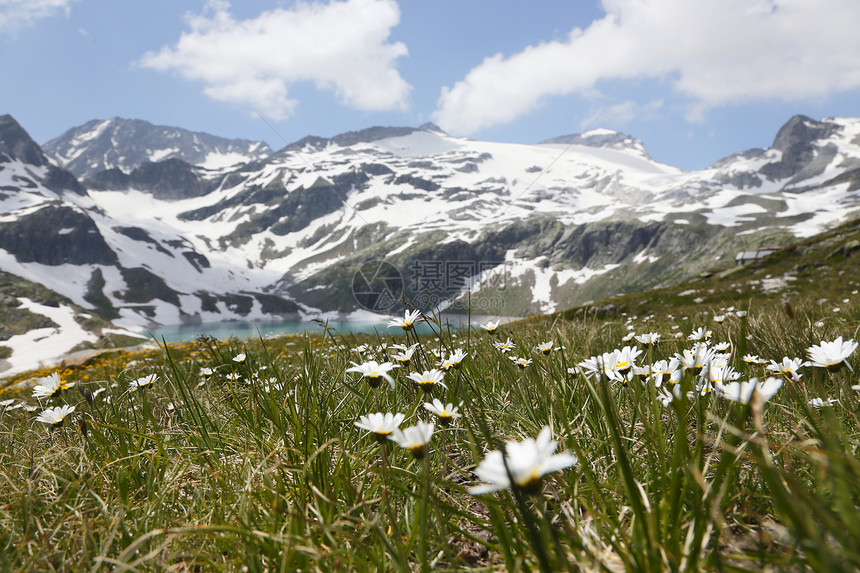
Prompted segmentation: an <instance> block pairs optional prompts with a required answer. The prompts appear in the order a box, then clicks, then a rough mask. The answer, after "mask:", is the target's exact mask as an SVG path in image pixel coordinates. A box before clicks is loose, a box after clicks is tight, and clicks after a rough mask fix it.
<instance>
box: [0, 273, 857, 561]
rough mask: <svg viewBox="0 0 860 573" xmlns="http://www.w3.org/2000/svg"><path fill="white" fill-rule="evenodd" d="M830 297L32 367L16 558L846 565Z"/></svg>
mask: <svg viewBox="0 0 860 573" xmlns="http://www.w3.org/2000/svg"><path fill="white" fill-rule="evenodd" d="M839 279H840V280H845V278H844V277H839ZM818 288H819V290H820V288H821V287H820V285H819V287H818ZM850 288H855V289H856V286H851V287H850ZM732 292H733V291H732ZM855 292H856V291H855ZM817 294H818V292H817ZM660 300H664V299H660ZM619 304H621V303H620V302H619ZM839 304H840V309H841V310H840V313H838V316H835V317H834V316H833V315H834V314H835V313H833V312H832V311H830V310H829V309H822V307H821V305H820V304H818V303H816V302H814V301H812V302H811V303H808V304H807V303H803V302H802V301H800V300H797V301H795V303H794V304H793V307H792V309H791V313H789V312H787V311H786V309H785V305H782V304H780V303H776V304H765V303H761V304H754V303H749V304H747V305H745V306H744V308H740V307H738V306H735V305H734V304H732V305H721V306H716V307H714V308H712V309H704V308H703V309H702V310H701V311H700V312H689V311H687V310H681V309H680V308H678V309H665V310H664V311H663V312H660V313H656V312H655V313H646V314H634V313H631V312H621V313H618V314H616V315H615V316H600V315H598V314H597V313H595V312H586V311H583V312H582V313H580V314H579V315H577V314H576V313H575V312H572V313H571V315H570V316H567V317H562V316H553V317H545V318H539V317H535V318H533V319H530V320H528V321H523V322H518V323H508V324H496V323H495V321H494V322H493V323H491V324H484V325H482V326H480V327H478V326H475V327H466V328H460V329H456V328H450V327H448V325H446V324H444V323H441V322H440V320H439V319H438V318H436V316H435V315H429V314H426V315H422V318H421V319H422V320H423V321H425V322H426V324H427V326H428V327H429V328H431V329H432V333H431V334H426V331H423V330H422V331H421V332H420V333H419V332H418V331H416V330H415V329H412V328H405V327H404V326H403V324H401V322H403V323H404V324H405V323H407V322H408V323H412V322H414V321H415V320H417V319H418V318H419V316H418V315H414V314H410V313H409V312H408V311H407V312H406V314H405V315H404V318H403V320H402V321H401V319H399V318H398V319H396V320H395V321H392V322H394V323H395V324H393V326H398V327H400V328H396V329H391V330H386V329H385V328H384V326H385V325H386V323H385V320H387V319H384V320H382V319H381V320H380V327H382V328H380V330H379V331H378V333H377V334H375V335H356V334H341V333H338V332H336V331H333V330H330V329H327V328H326V329H324V330H323V331H322V332H319V333H310V332H309V333H305V334H302V335H291V336H279V337H272V338H262V337H261V338H260V339H258V340H245V341H242V340H238V339H228V340H217V339H214V338H208V337H201V338H198V339H197V340H195V341H193V342H187V343H182V344H169V345H168V344H164V345H163V346H162V347H161V348H159V349H157V350H149V351H140V352H137V353H130V352H114V353H107V354H102V355H99V356H97V357H95V358H93V359H91V360H89V361H88V362H85V363H83V364H81V365H77V366H71V365H70V366H63V367H58V368H51V369H46V370H41V371H37V372H32V373H29V374H28V375H26V376H21V377H18V378H16V379H12V380H10V381H9V383H7V384H6V385H5V386H4V388H3V390H2V396H0V397H2V398H3V400H2V401H0V496H2V499H4V500H5V503H4V504H0V547H2V554H3V560H4V566H5V567H7V568H8V569H10V570H35V569H39V570H69V571H72V570H74V571H80V570H94V571H99V570H109V569H110V570H113V569H115V568H116V569H122V570H138V571H155V570H201V571H206V570H223V571H240V570H247V571H275V570H277V571H297V570H301V571H380V570H392V571H403V572H407V571H431V570H439V571H461V570H476V571H499V570H507V571H516V570H518V571H526V570H529V571H542V572H556V571H580V570H595V571H596V570H603V571H619V570H630V571H699V570H733V571H738V570H751V571H759V570H804V569H811V570H818V571H841V570H856V569H857V568H860V549H858V544H857V539H858V538H860V521H858V519H857V500H858V499H860V462H858V454H857V446H856V444H857V442H858V437H860V421H858V414H860V380H858V378H857V375H856V374H855V371H856V370H857V368H856V367H857V366H858V364H860V353H858V352H857V348H858V343H857V341H856V338H855V337H856V332H857V328H858V325H860V313H858V307H857V305H856V303H855V302H854V301H853V299H851V297H850V296H849V297H847V298H843V299H841V301H840V303H839ZM636 307H637V308H644V305H642V304H639V303H637V304H636ZM716 317H719V318H720V320H716ZM488 326H489V327H491V328H488ZM379 332H381V333H382V334H379ZM515 353H516V354H517V355H516V356H514V354H515ZM383 382H385V383H383Z"/></svg>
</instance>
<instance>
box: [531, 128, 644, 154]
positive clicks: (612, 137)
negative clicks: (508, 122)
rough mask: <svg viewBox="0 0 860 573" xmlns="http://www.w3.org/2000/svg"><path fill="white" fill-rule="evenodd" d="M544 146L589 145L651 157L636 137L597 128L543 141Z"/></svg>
mask: <svg viewBox="0 0 860 573" xmlns="http://www.w3.org/2000/svg"><path fill="white" fill-rule="evenodd" d="M544 144H567V145H587V146H589V147H604V148H608V149H618V150H622V149H632V150H635V151H636V152H638V153H640V154H642V155H643V156H645V157H650V156H649V155H648V152H647V151H646V150H645V145H644V144H643V143H642V142H641V141H640V140H638V139H636V138H635V137H633V136H631V135H627V134H624V133H621V132H618V131H614V130H612V129H605V128H597V129H592V130H589V131H585V132H583V133H571V134H569V135H561V136H558V137H553V138H551V139H546V140H544V141H541V142H540V143H539V144H538V145H544Z"/></svg>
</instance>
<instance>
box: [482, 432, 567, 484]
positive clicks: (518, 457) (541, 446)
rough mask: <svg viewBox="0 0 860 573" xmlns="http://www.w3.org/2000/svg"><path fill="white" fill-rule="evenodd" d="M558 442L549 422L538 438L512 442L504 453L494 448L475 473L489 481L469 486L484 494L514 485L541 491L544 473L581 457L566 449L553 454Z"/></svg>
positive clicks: (560, 468) (555, 469)
mask: <svg viewBox="0 0 860 573" xmlns="http://www.w3.org/2000/svg"><path fill="white" fill-rule="evenodd" d="M557 446H558V444H557V443H556V442H555V441H554V440H553V439H552V430H551V429H550V428H549V426H545V427H544V428H543V429H542V430H541V431H540V434H538V437H537V439H536V440H535V439H532V438H527V439H525V440H523V441H521V442H508V443H507V444H505V453H504V454H502V452H501V451H499V450H494V451H492V452H490V453H488V454H487V456H486V457H485V458H484V460H483V461H482V462H481V463H480V464H478V467H477V468H475V474H476V475H477V476H478V477H479V478H480V479H481V480H482V481H484V482H486V483H484V484H482V485H477V486H474V487H471V488H469V493H470V494H472V495H480V494H482V493H489V492H493V491H498V490H500V489H505V488H508V487H511V486H512V485H513V486H515V487H517V488H520V489H522V490H524V491H526V492H533V491H537V489H538V488H539V487H540V484H541V478H542V477H543V476H544V475H546V474H548V473H550V472H554V471H558V470H562V469H564V468H568V467H570V466H573V465H576V463H577V461H578V460H577V459H576V456H574V455H573V454H571V453H569V452H566V451H565V452H562V453H560V454H555V455H553V452H554V451H555V448H556V447H557ZM506 466H507V467H506Z"/></svg>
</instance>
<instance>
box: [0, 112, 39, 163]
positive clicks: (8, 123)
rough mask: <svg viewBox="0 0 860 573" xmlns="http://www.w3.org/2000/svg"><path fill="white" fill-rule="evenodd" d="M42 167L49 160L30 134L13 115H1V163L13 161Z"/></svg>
mask: <svg viewBox="0 0 860 573" xmlns="http://www.w3.org/2000/svg"><path fill="white" fill-rule="evenodd" d="M16 159H17V160H18V161H23V162H24V163H29V164H31V165H38V166H42V165H45V164H46V163H47V162H48V160H47V158H46V157H45V154H44V153H42V149H41V148H40V147H39V144H37V143H36V142H35V141H33V138H32V137H30V134H29V133H27V131H26V130H25V129H24V128H23V127H21V124H19V123H18V122H17V121H15V118H13V117H12V116H11V115H8V114H6V115H0V163H7V162H9V161H12V160H16Z"/></svg>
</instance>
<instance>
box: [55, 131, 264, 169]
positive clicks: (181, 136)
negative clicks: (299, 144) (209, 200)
mask: <svg viewBox="0 0 860 573" xmlns="http://www.w3.org/2000/svg"><path fill="white" fill-rule="evenodd" d="M43 149H44V150H45V152H46V153H47V154H48V155H50V156H51V157H54V158H55V159H56V161H57V162H58V163H59V164H60V165H62V166H64V167H66V168H67V169H69V170H70V171H72V172H73V173H74V174H75V175H77V176H79V177H82V178H90V177H92V176H93V175H95V174H96V173H98V172H99V171H105V170H108V169H113V168H119V169H121V170H122V171H123V172H125V173H130V172H131V171H133V170H134V169H136V168H137V167H140V166H141V165H142V164H143V163H145V162H153V163H155V162H158V161H162V160H164V159H170V158H177V159H181V160H183V161H185V162H187V163H189V164H191V165H195V166H198V167H204V168H207V169H220V168H224V167H228V166H232V165H236V164H244V163H249V162H251V161H256V160H260V159H265V158H266V157H269V156H270V155H271V154H272V150H271V149H270V148H269V146H268V145H267V144H265V143H263V142H260V141H251V140H247V139H227V138H224V137H218V136H215V135H211V134H209V133H205V132H195V131H189V130H187V129H182V128H179V127H170V126H164V125H154V124H152V123H150V122H148V121H146V120H142V119H125V118H121V117H116V116H115V117H112V118H110V119H94V120H91V121H88V122H87V123H84V124H83V125H79V126H78V127H74V128H72V129H69V130H68V131H66V132H65V133H63V134H62V135H61V136H59V137H56V138H54V139H52V140H51V141H49V142H47V143H46V144H45V145H44V146H43Z"/></svg>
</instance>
